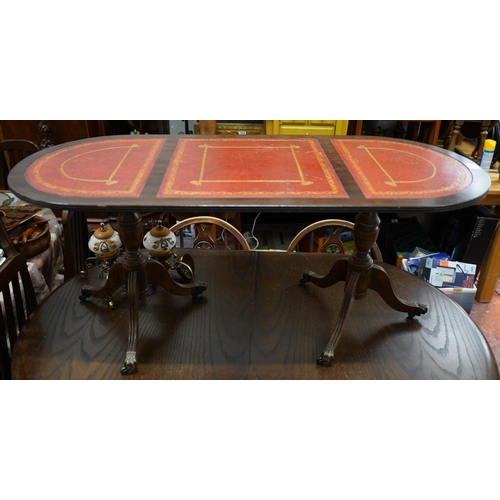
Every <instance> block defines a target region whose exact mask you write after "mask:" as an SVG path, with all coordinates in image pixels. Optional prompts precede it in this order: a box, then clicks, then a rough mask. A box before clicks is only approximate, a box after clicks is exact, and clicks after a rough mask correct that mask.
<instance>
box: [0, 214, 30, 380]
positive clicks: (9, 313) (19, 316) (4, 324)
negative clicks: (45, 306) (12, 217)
mask: <svg viewBox="0 0 500 500" xmlns="http://www.w3.org/2000/svg"><path fill="white" fill-rule="evenodd" d="M6 240H7V241H9V242H10V239H9V237H8V234H7V231H6V230H5V226H4V224H3V222H2V218H1V217H0V243H1V244H2V250H4V253H5V255H6V259H5V260H4V261H3V263H2V264H0V309H1V311H0V378H3V379H10V360H11V357H12V349H13V348H14V345H15V343H16V339H17V336H18V334H19V332H20V331H21V329H22V328H23V326H24V324H25V322H26V320H27V319H28V317H29V316H30V315H31V313H32V312H33V311H34V309H35V307H36V295H35V290H34V288H33V283H32V281H31V278H30V275H29V272H28V267H27V265H26V257H25V256H24V255H23V254H21V253H18V252H16V251H15V249H14V248H13V247H12V246H10V245H9V244H7V243H6Z"/></svg>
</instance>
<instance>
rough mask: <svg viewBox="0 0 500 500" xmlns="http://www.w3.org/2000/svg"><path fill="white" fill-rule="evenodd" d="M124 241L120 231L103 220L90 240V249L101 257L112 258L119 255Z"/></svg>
mask: <svg viewBox="0 0 500 500" xmlns="http://www.w3.org/2000/svg"><path fill="white" fill-rule="evenodd" d="M121 246H122V242H121V240H120V236H119V235H118V233H117V232H116V231H115V230H114V229H113V228H112V227H110V226H106V224H105V223H104V222H101V225H100V226H99V228H97V229H96V230H95V231H94V234H93V235H92V236H91V237H90V240H89V249H90V251H91V252H93V253H95V255H96V257H98V258H99V259H112V258H114V257H116V256H117V255H118V252H119V251H120V247H121Z"/></svg>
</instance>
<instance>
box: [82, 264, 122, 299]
mask: <svg viewBox="0 0 500 500" xmlns="http://www.w3.org/2000/svg"><path fill="white" fill-rule="evenodd" d="M127 274H128V272H127V270H126V269H125V267H124V266H123V264H120V263H116V262H115V263H114V264H113V265H112V266H111V268H110V269H109V274H108V279H107V280H106V283H105V284H104V286H103V287H102V288H94V287H90V286H84V287H82V290H81V293H80V296H79V299H80V300H82V301H85V300H86V299H88V298H89V297H95V298H97V299H106V300H107V301H108V303H109V305H110V306H111V308H113V307H114V302H113V298H112V297H113V294H114V293H115V292H116V291H117V290H118V289H119V288H120V287H121V286H125V285H126V284H127Z"/></svg>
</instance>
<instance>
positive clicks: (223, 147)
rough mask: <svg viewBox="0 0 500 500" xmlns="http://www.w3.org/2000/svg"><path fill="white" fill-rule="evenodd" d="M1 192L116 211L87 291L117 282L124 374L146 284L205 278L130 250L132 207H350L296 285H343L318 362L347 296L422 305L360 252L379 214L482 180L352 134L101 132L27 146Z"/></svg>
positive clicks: (448, 205) (429, 203)
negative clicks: (337, 252) (114, 252)
mask: <svg viewBox="0 0 500 500" xmlns="http://www.w3.org/2000/svg"><path fill="white" fill-rule="evenodd" d="M8 182H9V186H10V189H11V190H12V191H13V192H14V193H15V194H16V195H17V196H19V197H20V198H21V199H23V200H25V201H27V202H31V203H34V204H37V205H41V206H47V207H50V208H56V209H64V210H67V209H70V210H77V211H78V210H80V211H85V210H95V209H99V210H100V209H109V210H118V211H120V214H119V216H118V233H119V234H120V238H121V240H122V242H123V246H124V248H125V255H124V259H123V262H122V263H115V264H113V266H112V267H111V270H110V273H109V277H108V280H107V282H106V285H105V286H104V287H103V288H101V289H95V288H92V289H89V290H88V291H86V292H85V294H86V295H87V296H88V297H97V298H106V299H107V298H109V297H110V296H111V295H112V294H113V293H114V292H115V291H116V290H117V289H118V288H119V287H120V286H122V285H126V286H127V292H128V297H129V299H128V300H129V309H130V320H129V345H128V349H127V354H126V359H125V364H124V369H123V372H124V373H133V372H135V371H136V369H137V357H136V350H137V349H136V344H137V336H138V300H139V296H140V295H141V294H143V293H145V292H146V290H147V289H148V285H149V284H152V283H154V284H158V285H160V286H161V287H163V288H164V289H166V290H168V291H169V292H171V293H173V294H175V295H198V294H200V293H201V292H203V291H204V290H205V285H204V283H193V284H190V285H182V284H179V283H176V282H175V281H174V280H173V279H172V278H171V277H170V275H169V273H168V272H167V271H166V269H165V268H164V267H163V266H162V265H161V264H159V263H157V262H155V261H150V260H147V259H146V258H145V257H144V255H143V254H142V252H140V246H141V242H142V234H143V233H142V221H141V217H140V215H139V212H140V211H149V210H157V209H161V210H167V211H176V212H182V211H194V210H196V211H200V210H206V211H207V212H215V211H220V212H226V211H228V210H234V211H239V212H243V211H284V212H305V211H310V212H353V211H357V212H359V215H358V216H357V218H356V223H355V228H354V241H355V247H356V251H355V252H354V254H353V255H351V256H350V257H346V258H344V259H340V260H335V263H334V264H333V266H332V268H331V270H330V271H329V272H328V273H327V274H326V275H325V276H318V275H316V274H315V273H313V272H311V271H308V272H306V273H304V277H303V278H302V280H301V283H306V282H308V281H311V282H312V283H314V284H316V285H318V286H320V287H329V286H331V285H333V284H334V283H336V282H338V281H345V282H346V285H345V293H344V299H343V304H342V307H341V312H340V316H339V318H338V320H337V324H336V325H335V327H334V332H333V334H332V337H331V339H330V341H329V342H328V344H327V346H326V348H325V349H324V351H323V353H322V355H321V356H319V357H318V360H317V361H318V363H319V364H323V365H328V364H329V363H330V362H331V361H332V359H333V356H334V352H335V346H336V345H337V344H338V342H339V340H340V338H341V333H342V328H343V325H344V322H345V319H346V317H347V315H348V312H349V309H350V307H351V304H352V301H353V299H354V298H358V299H359V298H362V297H364V296H365V295H366V293H367V290H368V289H369V288H370V289H373V290H375V291H377V292H378V293H379V294H380V295H381V297H382V298H383V299H384V301H385V302H386V303H387V304H388V305H389V306H390V307H391V308H392V309H395V310H397V311H401V312H405V313H407V314H408V315H409V316H410V317H413V316H418V315H421V314H424V313H425V312H426V311H427V306H426V305H424V304H419V303H412V302H407V301H404V300H402V299H400V298H399V297H398V296H397V295H396V294H395V293H394V291H393V287H392V284H391V280H390V279H389V277H388V275H387V273H386V271H385V270H384V268H383V267H382V266H380V265H379V264H376V263H375V264H374V263H373V260H372V258H371V257H370V255H369V251H370V248H371V247H372V246H373V244H374V242H375V241H376V239H377V235H378V232H379V224H380V220H379V217H378V213H379V212H384V211H407V210H412V211H417V210H418V211H445V210H455V209H460V208H463V207H467V206H469V205H473V204H475V203H477V202H478V201H480V200H481V199H482V198H483V197H484V196H485V195H486V193H487V192H488V189H489V187H490V178H489V176H488V174H487V173H486V172H484V171H483V170H482V169H481V168H479V167H478V166H477V165H476V164H475V163H474V162H472V161H470V160H468V159H466V158H464V157H461V156H459V155H456V154H454V153H452V152H450V151H447V150H444V149H441V148H437V147H434V146H429V145H425V144H420V143H415V142H411V141H405V140H396V139H387V138H379V137H364V136H362V137H359V136H347V137H342V136H333V137H327V136H319V137H311V136H293V137H290V136H276V137H274V136H252V137H220V136H174V135H172V136H170V135H167V136H161V135H158V136H110V137H99V138H92V139H85V140H81V141H74V142H70V143H66V144H61V145H58V146H54V147H51V148H49V149H46V150H42V151H40V152H38V153H35V154H33V155H31V156H29V157H28V158H26V159H25V160H23V161H22V162H20V163H19V164H17V165H16V167H15V168H14V169H13V170H12V171H11V173H10V174H9V178H8Z"/></svg>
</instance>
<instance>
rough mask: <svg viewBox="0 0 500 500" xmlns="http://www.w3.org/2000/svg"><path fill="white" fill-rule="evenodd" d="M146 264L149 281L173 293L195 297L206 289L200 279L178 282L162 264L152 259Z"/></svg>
mask: <svg viewBox="0 0 500 500" xmlns="http://www.w3.org/2000/svg"><path fill="white" fill-rule="evenodd" d="M146 265H147V270H148V281H149V283H150V284H152V285H159V286H161V287H162V288H163V289H164V290H166V291H167V292H170V293H172V294H174V295H180V296H185V295H192V296H193V297H197V296H198V295H199V294H200V293H203V292H204V291H205V290H206V289H207V285H206V284H205V283H203V282H202V281H196V282H195V283H189V284H184V283H178V282H177V281H175V280H174V279H173V278H172V276H170V273H169V272H168V270H167V269H166V268H165V267H164V266H163V265H161V264H160V263H159V262H156V261H154V260H151V261H148V262H147V264H146Z"/></svg>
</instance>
